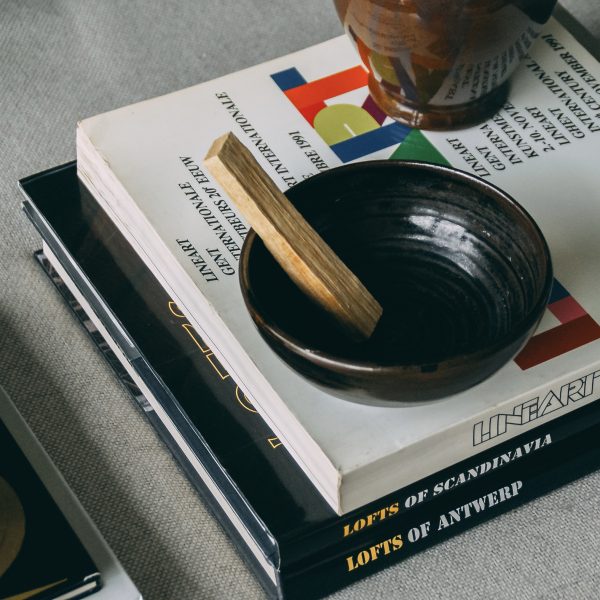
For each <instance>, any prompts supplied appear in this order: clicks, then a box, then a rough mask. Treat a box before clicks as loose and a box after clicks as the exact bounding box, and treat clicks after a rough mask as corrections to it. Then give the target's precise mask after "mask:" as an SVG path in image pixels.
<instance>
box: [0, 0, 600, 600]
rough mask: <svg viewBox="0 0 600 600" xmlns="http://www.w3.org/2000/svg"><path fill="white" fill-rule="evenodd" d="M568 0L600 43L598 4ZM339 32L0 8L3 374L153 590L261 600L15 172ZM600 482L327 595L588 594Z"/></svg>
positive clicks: (254, 1)
mask: <svg viewBox="0 0 600 600" xmlns="http://www.w3.org/2000/svg"><path fill="white" fill-rule="evenodd" d="M566 4H567V6H568V7H569V8H570V9H571V10H572V11H573V12H574V14H576V15H577V16H578V17H579V18H580V19H582V20H583V21H584V23H585V24H586V26H587V27H588V28H589V29H590V30H591V31H592V32H593V34H594V36H595V37H596V38H598V37H600V35H599V34H600V14H599V11H598V0H569V2H568V3H566ZM339 33H341V27H340V25H339V24H338V22H337V19H336V16H335V13H334V10H333V7H332V4H331V2H330V1H329V0H302V1H294V0H269V1H267V0H236V1H233V0H222V1H221V2H216V1H214V0H196V1H189V0H181V1H179V2H175V1H171V2H166V1H164V2H157V1H154V2H152V1H150V0H148V1H146V2H143V1H141V0H120V1H117V0H102V1H100V0H99V1H91V0H38V1H37V2H36V1H32V0H0V384H2V385H3V386H4V387H5V388H6V390H7V391H8V392H9V394H11V395H12V397H13V399H14V401H15V402H16V404H17V405H18V407H19V409H20V410H21V411H22V413H23V415H24V417H25V418H26V420H27V421H28V422H29V423H30V425H31V427H32V428H33V430H34V431H35V433H36V434H37V435H38V437H39V439H40V441H41V442H42V444H43V445H44V446H45V448H46V449H47V451H48V452H49V454H50V455H51V457H52V458H53V459H54V461H55V462H56V464H57V465H58V467H59V468H60V470H61V471H62V472H63V474H64V476H65V478H66V479H67V481H68V482H69V484H70V485H71V487H72V488H73V490H74V491H75V493H76V494H77V495H78V496H79V498H80V500H81V502H82V504H83V505H84V507H85V508H86V509H87V510H88V512H89V513H90V515H91V517H92V518H93V520H94V521H95V522H96V524H97V525H98V528H99V529H100V531H101V532H102V533H103V535H104V536H105V538H106V539H107V541H108V543H109V544H110V545H111V547H112V548H113V549H114V551H115V553H116V555H117V556H118V558H119V559H120V560H121V562H122V563H123V565H124V566H125V568H126V569H127V570H128V572H129V574H130V575H131V577H132V579H133V580H134V581H135V582H136V584H137V585H138V586H139V588H140V590H141V591H142V593H143V594H144V596H145V597H146V598H147V599H148V600H153V599H157V600H165V599H170V598H174V599H177V600H186V599H198V598H223V597H229V598H244V599H245V598H248V599H253V598H263V597H264V594H263V592H262V591H261V588H260V587H259V585H258V584H257V582H256V581H255V579H254V577H253V576H252V574H251V573H250V571H249V570H248V569H247V567H246V566H245V565H244V563H243V562H242V560H241V559H240V557H239V555H238V554H237V552H236V549H235V547H234V544H233V543H232V542H231V541H230V540H229V539H228V538H227V537H226V536H225V534H224V533H223V532H222V530H221V528H220V527H219V525H218V524H217V523H216V522H215V520H214V519H213V518H212V517H211V515H210V514H209V513H208V511H207V509H206V508H205V506H204V505H203V503H202V501H201V500H200V499H199V498H198V497H197V495H196V494H195V493H194V491H193V489H192V488H191V486H190V485H189V483H188V482H187V480H186V479H185V477H184V476H183V474H182V473H181V471H180V470H179V468H178V467H177V465H176V463H175V462H174V461H173V459H172V458H171V456H170V455H169V453H168V452H167V450H166V449H165V448H164V446H163V445H162V443H161V441H160V440H159V439H158V438H157V436H156V434H155V433H154V431H153V429H152V428H151V427H150V425H149V424H148V423H147V422H146V421H145V418H144V417H143V415H142V414H141V413H140V411H139V410H138V409H137V408H136V407H135V406H134V405H133V403H132V401H131V400H130V398H129V397H128V395H127V394H126V393H125V392H124V390H123V389H122V388H121V387H120V385H119V384H118V383H117V381H116V380H115V378H114V376H113V374H112V372H111V371H110V369H109V367H108V366H107V365H106V364H105V362H104V360H103V359H102V357H101V356H100V354H99V353H98V352H97V351H96V350H95V348H94V347H93V345H92V344H91V342H90V341H89V339H88V338H87V336H86V334H85V333H84V331H83V330H82V328H81V327H80V325H79V324H78V323H77V322H76V320H75V319H74V317H72V315H71V314H70V312H69V310H68V309H67V308H66V307H65V306H64V304H63V302H62V300H61V299H60V297H59V296H58V294H57V293H56V291H55V290H54V289H53V287H52V285H51V284H50V283H49V282H48V281H47V280H46V278H45V276H44V275H43V274H42V273H41V271H40V270H39V268H38V267H37V265H36V264H35V263H34V261H33V259H32V254H31V253H32V250H33V249H35V248H37V247H39V242H38V240H37V238H36V235H35V233H34V231H33V228H32V227H31V226H30V225H29V223H28V222H27V221H26V219H25V218H24V216H23V215H22V214H21V212H20V209H19V204H20V197H19V193H18V191H17V187H16V182H17V179H18V178H20V177H23V176H25V175H29V174H31V173H34V172H37V171H40V170H42V169H45V168H48V167H51V166H54V165H56V164H59V163H62V162H66V161H68V160H71V159H73V158H74V157H75V145H74V132H75V123H76V121H77V120H78V119H81V118H83V117H87V116H90V115H93V114H96V113H99V112H102V111H105V110H108V109H111V108H115V107H117V106H121V105H125V104H129V103H131V102H135V101H138V100H141V99H144V98H148V97H152V96H156V95H158V94H162V93H165V92H169V91H172V90H175V89H178V88H182V87H185V86H189V85H191V84H194V83H197V82H200V81H204V80H208V79H211V78H214V77H216V76H219V75H224V74H226V73H229V72H231V71H235V70H238V69H240V68H243V67H246V66H250V65H252V64H255V63H258V62H261V61H264V60H267V59H269V58H274V57H276V56H278V55H282V54H286V53H288V52H291V51H293V50H298V49H300V48H303V47H305V46H308V45H311V44H314V43H317V42H320V41H322V40H325V39H328V38H330V37H333V36H335V35H338V34H339ZM599 489H600V474H595V475H592V476H588V477H587V478H585V479H583V480H581V481H579V482H577V483H575V484H572V485H569V486H567V487H566V488H563V489H561V490H560V491H557V492H555V493H552V494H550V495H548V496H546V497H544V498H541V499H539V500H537V501H535V502H533V503H531V504H529V505H528V506H526V507H523V508H520V509H518V510H516V511H514V512H512V513H510V514H508V515H505V516H502V517H499V518H497V519H494V520H493V521H491V522H489V523H487V524H485V525H482V526H479V527H477V528H475V529H474V530H472V531H470V532H468V533H466V534H463V535H460V536H458V537H456V538H454V539H452V540H451V541H449V542H446V543H444V544H441V545H439V546H437V547H436V548H433V549H431V550H429V551H427V552H424V553H422V554H420V555H418V556H416V557H414V558H412V559H410V560H407V561H405V562H404V563H402V564H399V565H396V566H394V567H392V568H389V569H388V570H386V571H384V572H382V573H380V574H378V575H375V576H373V577H371V578H369V579H367V580H364V581H362V582H360V583H358V584H356V585H354V586H352V587H350V588H348V589H346V590H344V591H342V592H340V593H338V594H336V596H335V597H336V598H340V599H342V598H348V599H356V600H358V599H371V598H386V599H388V598H411V599H431V598H482V597H485V598H497V599H508V598H519V599H534V598H535V599H541V598H547V599H554V598H556V599H558V598H598V596H599V593H598V590H599V589H600V587H599V586H600V569H599V567H600V559H599V557H600V537H599V536H598V535H597V531H598V528H599V526H600V501H599V497H600V496H599V494H598V491H599Z"/></svg>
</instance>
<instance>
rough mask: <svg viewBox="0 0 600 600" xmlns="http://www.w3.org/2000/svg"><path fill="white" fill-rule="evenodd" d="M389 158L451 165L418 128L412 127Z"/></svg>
mask: <svg viewBox="0 0 600 600" xmlns="http://www.w3.org/2000/svg"><path fill="white" fill-rule="evenodd" d="M390 158H396V159H400V160H424V161H426V162H430V163H435V164H437V165H444V166H446V167H450V166H451V165H450V163H449V162H448V161H447V160H446V159H445V158H444V156H443V154H442V153H441V152H440V151H439V150H438V149H437V148H436V147H435V146H434V145H433V144H432V143H431V142H430V141H429V140H428V139H427V138H426V137H425V136H424V135H423V134H422V133H421V132H420V131H419V130H418V129H413V130H412V131H411V132H410V133H409V134H408V135H407V136H406V138H404V141H403V142H402V143H401V144H400V145H399V146H398V147H397V148H396V150H394V153H393V154H392V155H391V156H390Z"/></svg>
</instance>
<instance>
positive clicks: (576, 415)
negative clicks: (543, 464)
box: [280, 402, 600, 563]
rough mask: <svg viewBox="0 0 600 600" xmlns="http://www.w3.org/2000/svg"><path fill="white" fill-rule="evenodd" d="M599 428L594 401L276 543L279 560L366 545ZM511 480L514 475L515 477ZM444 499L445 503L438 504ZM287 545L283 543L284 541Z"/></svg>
mask: <svg viewBox="0 0 600 600" xmlns="http://www.w3.org/2000/svg"><path fill="white" fill-rule="evenodd" d="M596 425H600V402H593V403H591V404H589V405H588V406H584V407H583V408H581V409H579V410H577V411H574V412H572V413H569V414H566V415H564V416H562V417H560V418H558V419H555V420H553V421H550V422H549V423H547V424H544V425H541V426H538V427H536V428H535V429H532V430H530V431H528V432H526V433H524V434H521V435H519V436H517V437H515V438H512V439H510V440H508V441H506V442H503V443H502V444H499V445H497V446H494V447H492V448H490V449H487V450H485V451H483V452H480V453H478V454H476V455H475V456H473V457H471V458H469V459H467V460H464V461H461V462H459V463H456V464H455V465H452V466H451V467H448V468H446V469H444V470H442V471H439V472H437V473H435V474H433V475H431V476H429V477H426V478H424V479H422V480H420V481H418V482H416V483H414V484H412V485H409V486H407V487H405V488H402V489H400V490H398V491H396V492H393V493H392V494H389V495H387V496H385V497H383V498H381V499H380V500H377V501H375V502H372V503H370V504H368V505H366V506H364V507H362V508H360V509H358V510H355V511H352V512H351V513H348V514H346V515H344V516H342V517H339V518H336V519H332V520H331V521H330V522H328V523H326V524H324V525H322V526H321V527H319V528H318V529H313V530H311V531H310V532H306V534H305V536H304V537H303V538H300V539H299V538H298V537H296V538H295V539H294V540H293V541H292V540H286V539H285V538H283V539H282V540H281V541H280V549H281V552H282V556H284V557H285V559H286V560H287V561H289V562H291V563H293V562H296V561H301V560H302V558H303V556H306V555H309V554H314V551H315V548H333V547H335V546H336V545H339V544H341V543H348V544H349V545H353V544H355V543H356V542H357V541H360V543H368V541H372V540H375V539H377V537H378V536H380V531H382V530H386V529H388V525H390V526H391V527H393V522H395V521H399V520H401V519H403V518H405V516H406V515H407V514H408V513H411V512H415V511H418V510H419V509H420V508H421V507H422V506H424V505H426V504H429V503H431V502H436V501H438V500H440V499H441V501H442V502H444V501H446V502H448V503H452V494H453V493H454V492H456V491H457V490H460V489H461V488H468V490H467V493H471V491H470V490H477V489H482V486H487V485H488V483H487V482H488V480H494V479H495V478H498V477H504V476H508V473H516V474H518V473H520V472H523V471H524V472H527V470H528V469H529V464H530V463H531V462H532V461H533V462H535V461H536V460H538V459H539V455H546V454H547V453H548V451H549V449H550V448H552V447H554V446H556V445H557V444H560V443H562V442H563V441H564V440H568V439H571V440H574V443H575V440H576V438H577V436H579V435H580V434H581V433H582V432H584V431H587V430H588V429H589V428H590V427H593V426H596ZM515 476H517V475H515ZM444 498H446V500H444ZM288 542H289V543H288Z"/></svg>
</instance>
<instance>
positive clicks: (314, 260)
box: [204, 133, 382, 340]
mask: <svg viewBox="0 0 600 600" xmlns="http://www.w3.org/2000/svg"><path fill="white" fill-rule="evenodd" d="M204 164H205V165H206V167H207V168H208V170H209V171H210V173H211V174H212V175H213V177H214V178H215V179H216V180H217V182H218V183H219V184H220V185H221V187H222V188H223V189H224V190H225V192H227V194H228V195H229V197H230V198H231V200H232V201H233V202H234V203H235V204H236V206H237V207H238V209H239V210H240V212H241V213H242V215H243V216H244V217H245V218H246V219H247V220H248V222H249V223H250V225H251V226H252V227H253V228H254V230H255V231H256V233H257V234H258V235H259V236H260V237H261V238H262V240H263V242H264V244H265V246H266V247H267V248H268V250H269V251H270V252H271V254H272V255H273V256H274V257H275V259H276V260H277V262H278V263H279V264H280V265H281V267H282V268H283V269H284V270H285V271H286V273H287V274H288V275H289V276H290V277H291V278H292V280H293V281H294V282H295V283H296V285H298V287H299V288H300V289H301V290H302V291H303V292H304V293H305V294H307V295H308V296H309V297H310V298H312V299H313V300H314V301H315V302H317V304H319V305H320V306H322V307H323V308H324V309H325V310H326V311H327V312H328V313H329V314H330V315H332V316H333V317H334V318H335V319H336V320H337V321H338V323H339V324H340V325H341V326H342V328H343V329H344V330H345V331H347V332H348V334H349V335H350V336H351V337H353V338H354V339H356V340H364V339H367V338H369V337H370V335H371V334H372V333H373V330H374V329H375V326H376V325H377V322H378V321H379V318H380V317H381V313H382V308H381V306H380V305H379V303H378V302H377V300H375V298H373V296H372V295H371V294H370V293H369V292H368V290H367V289H366V288H365V287H364V286H363V285H362V283H361V282H360V281H359V280H358V278H357V277H356V276H355V275H354V273H352V271H350V269H348V267H347V266H346V265H345V264H344V263H343V262H342V261H341V260H340V259H339V258H338V256H337V255H336V254H335V253H334V252H333V250H332V249H331V248H330V247H329V246H328V245H327V244H326V243H325V241H324V240H323V239H322V238H321V237H320V236H319V234H318V233H317V232H316V231H315V230H314V229H313V228H312V227H311V225H309V224H308V223H307V222H306V220H305V219H304V217H303V216H302V215H301V214H300V213H299V212H298V211H297V210H296V208H295V207H294V206H293V205H292V203H291V202H290V201H289V200H288V199H287V198H286V197H285V196H284V194H283V193H282V192H281V191H279V189H278V188H277V186H276V185H275V184H274V183H273V181H272V180H271V178H270V177H269V176H268V175H267V173H265V171H264V170H263V169H262V168H261V166H260V165H259V164H258V162H257V161H256V159H255V158H254V156H253V155H252V153H251V152H250V151H249V150H248V149H247V148H246V147H245V146H244V145H243V144H242V143H241V142H240V141H239V140H238V138H237V137H236V136H235V135H234V134H233V133H228V134H225V135H224V136H222V137H220V138H218V139H217V140H215V141H214V142H213V145H212V146H211V148H210V150H209V151H208V154H207V155H206V158H205V159H204Z"/></svg>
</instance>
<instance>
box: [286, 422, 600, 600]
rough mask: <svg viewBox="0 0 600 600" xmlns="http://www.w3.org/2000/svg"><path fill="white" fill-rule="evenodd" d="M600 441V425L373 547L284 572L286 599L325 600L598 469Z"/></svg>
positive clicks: (403, 522) (406, 521)
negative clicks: (345, 588)
mask: <svg viewBox="0 0 600 600" xmlns="http://www.w3.org/2000/svg"><path fill="white" fill-rule="evenodd" d="M598 436H600V425H598V424H596V425H593V426H591V427H589V428H588V429H587V430H585V431H582V432H580V433H579V434H578V435H576V436H573V437H570V438H567V439H565V440H562V441H560V442H557V443H554V444H552V445H551V446H549V447H548V448H546V449H544V451H541V452H539V453H538V454H537V455H533V456H532V457H531V458H530V459H529V460H528V461H526V462H525V461H524V462H523V463H521V466H520V467H519V468H518V469H516V470H515V469H511V468H507V469H505V470H499V471H497V472H495V473H494V474H493V475H492V476H490V477H489V478H487V479H485V480H482V481H481V482H480V483H479V484H478V485H477V486H467V487H463V488H460V489H458V490H456V492H453V493H451V494H449V495H447V496H442V497H440V498H439V499H437V500H435V501H432V502H429V503H427V504H424V505H422V506H421V507H419V508H418V509H415V510H413V511H411V512H409V513H406V514H405V515H403V516H402V517H401V518H398V519H397V520H396V521H394V523H393V526H392V525H388V526H387V527H386V528H385V529H381V530H379V535H378V536H377V537H375V538H374V539H372V540H370V541H369V542H366V541H365V540H362V541H361V543H357V544H355V545H353V546H345V547H343V548H338V549H336V550H332V551H331V552H330V553H328V554H327V553H325V554H322V555H321V557H320V560H318V559H314V560H312V561H308V560H307V561H305V562H304V563H301V564H298V565H296V566H295V568H294V569H293V570H292V569H290V570H288V571H284V572H283V581H282V587H283V592H284V596H285V597H286V598H289V599H296V598H297V599H300V598H302V599H303V600H307V599H310V598H321V597H323V596H325V595H327V594H329V593H331V592H333V591H334V590H337V589H340V588H342V587H345V586H346V585H349V584H351V583H353V582H355V581H358V580H359V579H362V578H364V577H366V576H368V575H371V574H373V573H375V572H377V571H379V570H381V569H383V568H385V567H387V566H389V565H390V564H393V563H397V562H399V561H401V560H404V559H405V558H408V557H409V556H412V555H414V554H416V553H418V552H420V551H422V550H425V549H426V548H428V547H431V546H432V545H434V544H437V543H439V542H441V541H443V540H446V539H448V538H450V537H452V536H453V535H456V534H458V533H461V532H463V531H466V530H468V529H470V528H471V527H474V526H475V525H478V524H479V523H482V522H484V521H487V520H489V519H491V518H493V517H495V516H499V515H500V514H502V513H505V512H507V511H509V510H512V509H515V508H517V507H518V506H520V505H522V504H523V503H525V502H528V501H530V500H532V499H534V498H536V497H539V496H541V495H543V494H545V493H547V492H549V491H551V490H553V489H555V488H558V487H560V486H562V485H565V484H567V483H569V482H571V481H574V480H575V479H577V478H579V477H581V476H583V475H585V474H588V473H590V472H592V471H594V470H596V469H598V468H599V467H600V446H598V443H597V440H598Z"/></svg>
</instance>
